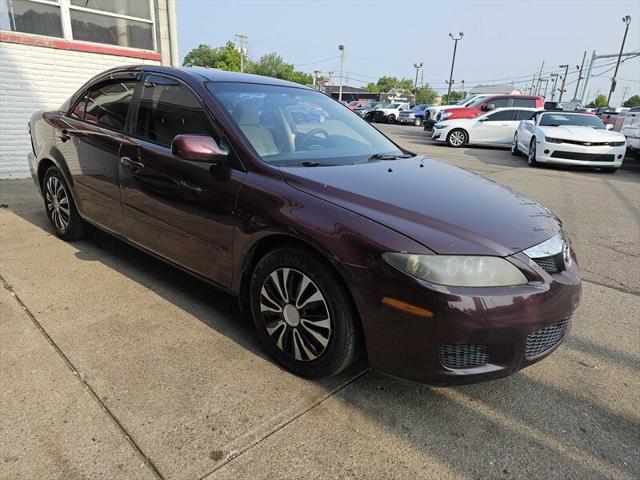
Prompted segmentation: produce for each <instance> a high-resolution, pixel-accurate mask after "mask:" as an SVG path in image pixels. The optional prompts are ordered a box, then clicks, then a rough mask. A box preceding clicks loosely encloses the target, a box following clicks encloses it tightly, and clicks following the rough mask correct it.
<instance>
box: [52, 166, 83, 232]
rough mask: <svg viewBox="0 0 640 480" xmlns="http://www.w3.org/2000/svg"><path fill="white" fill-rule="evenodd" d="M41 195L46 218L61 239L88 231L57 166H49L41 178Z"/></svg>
mask: <svg viewBox="0 0 640 480" xmlns="http://www.w3.org/2000/svg"><path fill="white" fill-rule="evenodd" d="M42 196H43V198H44V207H45V211H46V213H47V218H49V222H51V225H52V226H53V229H54V230H55V232H56V235H57V236H58V237H60V238H62V239H63V240H78V239H80V238H82V237H84V236H85V235H86V233H87V231H88V225H87V224H86V223H85V222H84V220H82V218H81V217H80V214H79V213H78V209H77V208H76V204H75V202H74V201H73V197H72V196H71V193H70V190H69V186H68V185H67V182H66V181H65V180H64V177H63V176H62V174H61V173H60V170H58V168H57V167H49V169H48V170H47V171H46V172H45V174H44V178H43V180H42Z"/></svg>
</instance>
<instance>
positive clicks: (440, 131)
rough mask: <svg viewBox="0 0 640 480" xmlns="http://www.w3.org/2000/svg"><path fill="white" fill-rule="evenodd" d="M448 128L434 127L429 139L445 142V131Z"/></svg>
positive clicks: (446, 131) (447, 130)
mask: <svg viewBox="0 0 640 480" xmlns="http://www.w3.org/2000/svg"><path fill="white" fill-rule="evenodd" d="M448 132H449V129H447V128H434V129H433V133H432V134H431V139H432V140H435V141H437V142H445V141H446V140H447V133H448Z"/></svg>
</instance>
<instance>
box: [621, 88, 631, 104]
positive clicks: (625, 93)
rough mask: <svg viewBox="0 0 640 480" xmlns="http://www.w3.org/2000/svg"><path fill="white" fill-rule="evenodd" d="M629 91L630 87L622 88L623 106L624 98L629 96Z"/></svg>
mask: <svg viewBox="0 0 640 480" xmlns="http://www.w3.org/2000/svg"><path fill="white" fill-rule="evenodd" d="M628 91H629V87H624V90H622V100H620V106H621V107H622V104H623V103H624V99H625V98H626V97H627V92H628Z"/></svg>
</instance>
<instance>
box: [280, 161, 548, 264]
mask: <svg viewBox="0 0 640 480" xmlns="http://www.w3.org/2000/svg"><path fill="white" fill-rule="evenodd" d="M421 165H422V166H421ZM281 172H282V174H283V176H284V179H285V181H286V182H287V183H289V184H290V185H291V186H293V187H294V188H297V189H300V190H302V191H305V192H307V193H309V194H312V195H315V196H317V197H320V198H322V199H324V200H326V201H328V202H331V203H333V204H336V205H339V206H341V207H343V208H346V209H348V210H351V211H353V212H356V213H358V214H360V215H362V216H364V217H366V218H369V219H370V220H373V221H375V222H378V223H380V224H382V225H385V226H387V227H389V228H391V229H393V230H395V231H397V232H400V233H402V234H404V235H406V236H408V237H410V238H412V239H413V240H415V241H417V242H420V243H422V244H423V245H425V246H426V247H428V248H430V249H431V250H433V251H434V252H436V253H440V254H468V255H498V256H506V255H510V254H513V253H515V252H519V251H521V250H524V249H526V248H528V247H531V246H533V245H536V244H538V243H541V242H543V241H545V240H547V239H548V238H550V237H551V236H553V235H555V234H556V233H557V232H558V231H559V229H560V222H559V220H558V219H557V218H556V217H555V215H553V213H551V212H550V211H549V210H547V209H546V208H544V207H543V206H541V205H540V204H538V203H536V202H534V201H532V200H529V199H528V198H526V197H524V196H522V195H520V194H519V193H517V192H515V191H514V190H511V189H509V188H507V187H505V186H502V185H499V184H497V183H495V182H493V181H491V180H488V179H486V178H483V177H480V176H478V175H476V174H474V173H471V172H468V171H466V170H462V169H460V168H457V167H453V166H450V165H447V164H445V163H441V162H438V161H435V160H430V159H426V158H424V157H421V156H416V157H412V158H408V159H400V160H393V161H377V162H371V163H366V164H357V165H345V166H332V167H313V168H309V167H283V168H281Z"/></svg>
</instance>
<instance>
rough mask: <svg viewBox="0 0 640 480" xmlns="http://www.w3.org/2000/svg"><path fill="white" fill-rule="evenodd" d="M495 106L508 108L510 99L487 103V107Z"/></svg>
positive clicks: (496, 99) (499, 99) (497, 99)
mask: <svg viewBox="0 0 640 480" xmlns="http://www.w3.org/2000/svg"><path fill="white" fill-rule="evenodd" d="M491 104H493V105H495V106H496V108H503V107H508V106H509V99H508V98H495V99H493V100H489V101H488V102H487V105H491Z"/></svg>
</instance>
